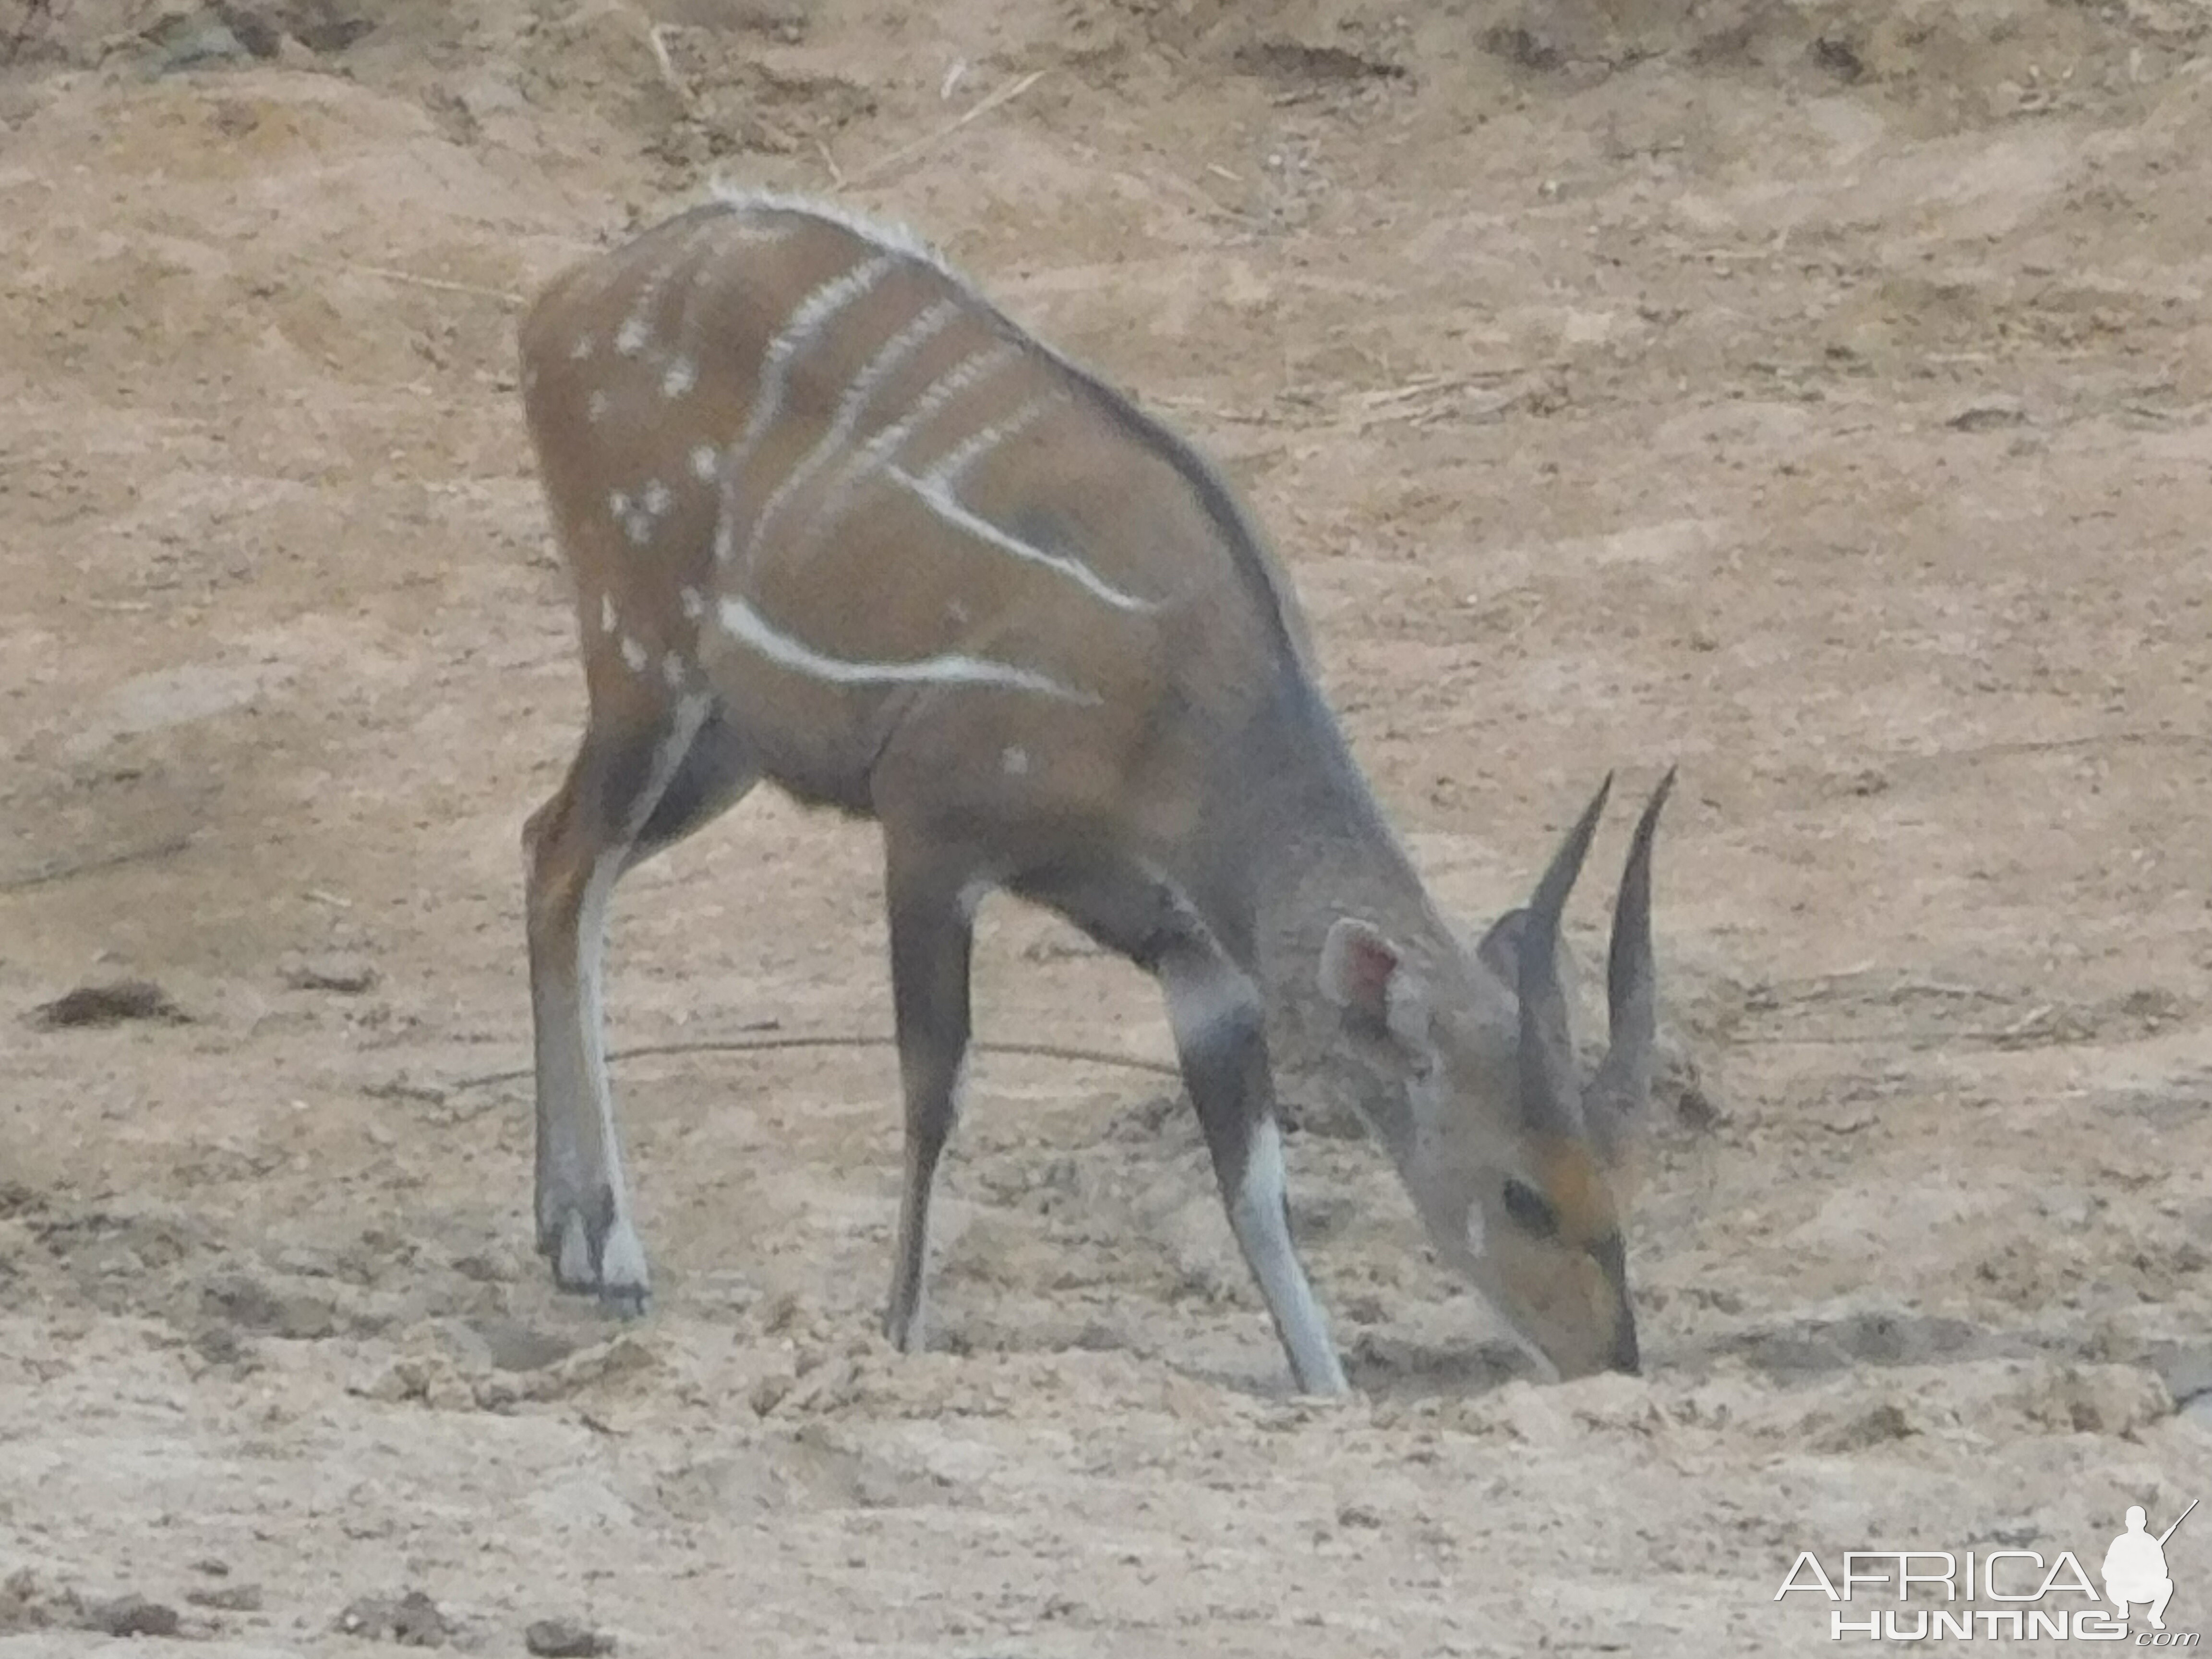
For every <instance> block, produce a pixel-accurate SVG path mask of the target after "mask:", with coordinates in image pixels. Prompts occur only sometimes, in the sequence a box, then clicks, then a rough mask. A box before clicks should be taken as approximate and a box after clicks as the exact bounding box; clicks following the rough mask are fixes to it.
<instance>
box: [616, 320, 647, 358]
mask: <svg viewBox="0 0 2212 1659" xmlns="http://www.w3.org/2000/svg"><path fill="white" fill-rule="evenodd" d="M645 339H646V325H645V319H644V318H643V317H642V316H630V317H625V318H623V325H622V326H621V327H620V328H618V329H617V330H616V331H615V349H616V350H617V351H619V352H620V353H622V355H623V356H625V357H635V356H637V354H638V353H639V352H641V351H642V350H644V349H645Z"/></svg>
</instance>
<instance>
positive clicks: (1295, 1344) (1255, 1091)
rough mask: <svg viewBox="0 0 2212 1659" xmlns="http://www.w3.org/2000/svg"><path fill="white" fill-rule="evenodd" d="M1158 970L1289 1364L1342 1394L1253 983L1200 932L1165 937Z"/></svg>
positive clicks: (1309, 1382)
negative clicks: (1310, 1265)
mask: <svg viewBox="0 0 2212 1659" xmlns="http://www.w3.org/2000/svg"><path fill="white" fill-rule="evenodd" d="M1158 975H1159V978H1160V981H1161V983H1162V985H1163V986H1164V987H1165V988H1166V991H1167V999H1168V1018H1169V1019H1170V1022H1171V1023H1172V1024H1173V1025H1174V1027H1175V1037H1176V1052H1177V1054H1179V1055H1180V1056H1181V1058H1182V1075H1183V1084H1184V1086H1185V1087H1186V1088H1188V1090H1189V1091H1190V1097H1191V1101H1192V1103H1193V1104H1194V1105H1195V1106H1196V1107H1197V1109H1198V1117H1199V1122H1200V1125H1201V1127H1203V1128H1204V1129H1205V1132H1206V1150H1207V1151H1208V1152H1211V1153H1212V1156H1213V1173H1214V1176H1215V1178H1216V1179H1217V1180H1218V1181H1219V1182H1220V1183H1221V1195H1222V1198H1223V1200H1225V1202H1226V1203H1227V1205H1228V1206H1229V1225H1230V1227H1231V1230H1232V1231H1234V1232H1235V1233H1236V1235H1237V1245H1238V1247H1239V1248H1240V1249H1243V1252H1244V1260H1245V1262H1246V1263H1247V1265H1249V1267H1250V1268H1251V1269H1252V1277H1253V1278H1254V1279H1256V1280H1257V1281H1258V1282H1259V1285H1260V1294H1261V1296H1262V1297H1265V1298H1266V1300H1267V1312H1268V1313H1269V1315H1270V1316H1273V1320H1274V1322H1275V1331H1276V1334H1278V1335H1279V1337H1280V1338H1281V1339H1282V1343H1283V1347H1284V1350H1285V1352H1287V1353H1288V1354H1289V1356H1290V1361H1291V1372H1292V1374H1293V1375H1294V1376H1296V1377H1297V1383H1298V1387H1299V1388H1300V1389H1303V1390H1304V1392H1306V1393H1308V1394H1342V1393H1343V1392H1344V1391H1345V1388H1346V1384H1345V1380H1344V1368H1343V1366H1342V1365H1341V1364H1340V1363H1339V1361H1338V1359H1337V1354H1336V1345H1335V1343H1334V1341H1332V1340H1330V1338H1329V1334H1328V1320H1327V1318H1326V1317H1325V1316H1323V1315H1322V1310H1321V1304H1319V1303H1318V1302H1316V1300H1315V1299H1314V1293H1313V1287H1312V1286H1311V1285H1310V1284H1309V1283H1308V1282H1307V1279H1306V1273H1305V1268H1304V1267H1303V1266H1301V1265H1300V1263H1299V1261H1298V1256H1297V1249H1296V1247H1295V1246H1294V1245H1293V1244H1292V1243H1291V1222H1290V1205H1289V1195H1288V1194H1287V1192H1286V1190H1285V1186H1284V1178H1283V1137H1282V1132H1281V1130H1280V1129H1279V1127H1277V1126H1276V1121H1275V1091H1274V1082H1273V1075H1272V1073H1270V1071H1269V1069H1268V1064H1267V1030H1266V1019H1265V1015H1264V1013H1263V1011H1262V1005H1261V1000H1260V993H1259V989H1258V987H1256V986H1255V985H1254V984H1253V982H1252V980H1251V978H1250V976H1249V975H1247V974H1245V973H1244V971H1243V969H1240V968H1238V967H1237V964H1236V963H1234V962H1232V961H1231V960H1230V958H1229V957H1228V956H1227V954H1226V953H1225V951H1222V950H1221V948H1220V947H1219V946H1218V945H1214V944H1213V943H1212V941H1211V940H1207V939H1188V940H1184V941H1179V942H1177V943H1176V944H1175V945H1170V946H1169V947H1168V949H1167V950H1166V951H1164V953H1163V954H1162V955H1161V957H1160V958H1159V961H1158Z"/></svg>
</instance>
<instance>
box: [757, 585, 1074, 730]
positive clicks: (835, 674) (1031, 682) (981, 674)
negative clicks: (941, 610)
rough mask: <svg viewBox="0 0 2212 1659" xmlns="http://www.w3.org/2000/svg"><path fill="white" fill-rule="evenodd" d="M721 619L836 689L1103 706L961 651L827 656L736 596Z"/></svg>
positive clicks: (775, 658) (772, 656) (772, 657)
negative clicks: (887, 658) (997, 690)
mask: <svg viewBox="0 0 2212 1659" xmlns="http://www.w3.org/2000/svg"><path fill="white" fill-rule="evenodd" d="M720 617H721V622H722V626H723V627H724V628H725V629H727V630H728V631H729V634H730V636H731V637H732V639H735V640H737V641H738V642H739V643H741V644H744V645H749V646H750V647H752V648H753V649H754V650H756V651H757V652H759V653H761V655H763V657H766V658H767V659H769V661H770V662H772V663H775V665H777V666H779V667H782V668H788V669H791V670H793V671H794V672H797V673H801V674H811V675H812V676H813V677H814V678H816V679H818V680H827V681H828V682H829V684H832V685H1001V686H1005V687H1006V688H1007V689H1008V690H1015V691H1035V692H1037V693H1039V694H1041V695H1042V696H1048V697H1059V698H1061V699H1063V700H1065V701H1066V702H1081V703H1095V702H1097V701H1098V699H1097V697H1095V696H1091V694H1090V693H1089V692H1085V691H1076V690H1070V689H1069V688H1068V687H1066V686H1065V685H1062V684H1060V682H1059V681H1058V680H1055V679H1053V678H1049V677H1048V676H1046V675H1043V674H1040V673H1037V672H1036V671H1034V670H1032V669H1028V668H1018V667H1016V666H1015V665H1013V664H1012V663H1005V662H994V661H992V660H991V659H989V658H988V657H970V656H968V655H966V654H964V653H958V652H947V653H944V654H942V655H939V656H934V657H917V658H914V659H911V660H909V661H906V662H854V661H851V660H850V659H847V658H843V657H825V656H823V654H822V653H820V652H818V651H817V650H815V649H814V648H813V647H811V646H807V645H805V644H802V643H801V642H800V641H797V640H794V639H793V638H792V637H791V636H790V635H787V634H780V633H778V632H777V631H776V630H775V629H773V628H771V627H769V624H768V622H767V621H766V619H765V618H763V617H762V616H761V614H760V612H759V611H756V610H754V609H753V608H752V607H751V606H750V605H747V604H746V603H745V602H744V600H743V599H737V598H735V597H732V596H726V597H725V598H724V599H723V600H722V602H721V606H720Z"/></svg>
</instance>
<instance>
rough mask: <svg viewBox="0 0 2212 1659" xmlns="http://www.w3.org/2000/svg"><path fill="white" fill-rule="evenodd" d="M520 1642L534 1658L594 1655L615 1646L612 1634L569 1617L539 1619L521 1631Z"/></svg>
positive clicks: (581, 1658) (572, 1658)
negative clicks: (581, 1623) (536, 1656)
mask: <svg viewBox="0 0 2212 1659" xmlns="http://www.w3.org/2000/svg"><path fill="white" fill-rule="evenodd" d="M522 1645H523V1646H525V1647H526V1648H528V1649H529V1650H531V1652H532V1653H534V1654H536V1655H538V1659H595V1656H597V1655H599V1654H605V1653H612V1652H613V1651H614V1650H615V1638H613V1637H611V1636H610V1635H608V1634H607V1633H606V1632H605V1631H598V1630H593V1629H592V1627H591V1626H588V1625H580V1624H578V1623H577V1622H576V1621H575V1620H573V1619H540V1620H537V1621H536V1622H535V1623H534V1624H532V1626H530V1627H529V1628H528V1629H527V1630H526V1631H524V1632H522Z"/></svg>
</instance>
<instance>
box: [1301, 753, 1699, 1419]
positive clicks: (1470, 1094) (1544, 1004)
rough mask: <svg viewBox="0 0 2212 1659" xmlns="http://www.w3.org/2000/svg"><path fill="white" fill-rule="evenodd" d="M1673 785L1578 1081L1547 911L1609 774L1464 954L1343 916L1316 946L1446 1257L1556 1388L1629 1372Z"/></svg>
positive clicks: (1632, 848)
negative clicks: (1625, 1253) (1522, 895)
mask: <svg viewBox="0 0 2212 1659" xmlns="http://www.w3.org/2000/svg"><path fill="white" fill-rule="evenodd" d="M1612 786H1613V780H1612V779H1611V777H1609V776H1608V777H1607V780H1606V781H1605V783H1604V785H1603V786H1601V787H1600V788H1599V790H1598V792H1597V794H1596V796H1595V799H1592V800H1591V802H1590V804H1589V806H1588V807H1587V808H1586V809H1585V810H1584V811H1583V815H1582V817H1580V818H1579V819H1577V821H1576V823H1575V825H1574V827H1573V828H1572V829H1570V830H1569V831H1568V832H1567V835H1566V837H1565V840H1564V841H1562V842H1561V843H1560V845H1559V851H1558V852H1557V853H1556V854H1553V859H1552V862H1551V866H1550V867H1549V868H1548V869H1547V870H1546V871H1545V872H1544V875H1543V879H1542V880H1541V881H1540V882H1539V883H1538V884H1537V886H1536V891H1535V895H1534V897H1532V898H1531V899H1530V900H1529V902H1528V904H1527V905H1526V906H1525V907H1524V908H1519V909H1516V910H1512V911H1510V912H1508V913H1507V914H1506V915H1504V916H1502V917H1501V918H1499V920H1498V921H1497V922H1496V923H1495V924H1494V925H1493V926H1492V928H1491V930H1490V932H1489V933H1487V934H1486V935H1485V936H1484V938H1483V939H1482V941H1481V943H1480V945H1479V946H1478V947H1477V948H1476V949H1475V950H1474V951H1465V950H1463V949H1456V948H1455V949H1453V950H1452V951H1449V954H1448V955H1447V956H1445V957H1443V959H1441V960H1439V959H1437V958H1436V957H1434V956H1433V955H1431V956H1430V957H1428V958H1427V959H1425V960H1423V961H1420V962H1418V963H1417V962H1415V961H1414V960H1413V959H1412V958H1411V957H1409V954H1408V953H1407V951H1404V950H1402V949H1401V946H1400V945H1398V944H1397V943H1396V942H1395V941H1394V940H1392V939H1389V938H1388V937H1387V936H1385V935H1384V934H1383V933H1382V932H1381V931H1380V930H1378V929H1377V928H1376V927H1373V926H1371V925H1370V924H1369V923H1367V922H1365V921H1359V920H1358V919H1356V918H1352V917H1344V918H1340V920H1338V921H1336V922H1335V923H1334V925H1333V926H1332V927H1331V928H1330V930H1329V933H1328V941H1327V943H1326V945H1324V946H1323V949H1322V963H1321V981H1322V992H1323V994H1325V995H1326V996H1327V997H1328V1000H1330V1001H1331V1002H1333V1003H1334V1004H1335V1005H1336V1006H1337V1007H1338V1008H1339V1009H1340V1010H1341V1011H1342V1012H1343V1016H1344V1018H1345V1021H1346V1027H1347V1033H1346V1034H1347V1036H1348V1038H1349V1039H1350V1040H1351V1041H1352V1042H1357V1043H1358V1044H1360V1045H1362V1046H1363V1047H1364V1048H1366V1049H1367V1050H1368V1051H1369V1052H1370V1054H1372V1055H1373V1056H1374V1058H1375V1059H1376V1062H1377V1065H1376V1071H1377V1073H1378V1074H1379V1077H1380V1079H1382V1081H1383V1086H1388V1087H1393V1088H1401V1089H1402V1090H1403V1091H1404V1092H1405V1095H1406V1097H1407V1106H1408V1108H1409V1111H1408V1112H1407V1113H1406V1114H1404V1117H1405V1119H1406V1120H1407V1121H1410V1122H1411V1124H1412V1126H1413V1128H1412V1134H1413V1144H1412V1145H1411V1146H1404V1147H1395V1148H1393V1149H1392V1150H1393V1152H1394V1153H1395V1155H1396V1157H1397V1159H1398V1163H1399V1166H1400V1169H1401V1171H1402V1173H1403V1174H1404V1176H1405V1179H1406V1182H1407V1187H1408V1188H1409V1189H1410V1190H1411V1191H1412V1194H1413V1199H1414V1202H1415V1204H1416V1205H1417V1206H1419V1210H1420V1213H1421V1218H1422V1220H1423V1221H1424V1222H1425V1224H1426V1225H1427V1227H1428V1230H1429V1232H1430V1234H1431V1237H1432V1238H1433V1239H1434V1241H1435V1243H1436V1245H1437V1249H1438V1251H1439V1253H1440V1254H1442V1255H1443V1257H1444V1259H1445V1260H1446V1261H1449V1263H1450V1264H1451V1265H1452V1266H1453V1267H1455V1268H1456V1269H1457V1270H1458V1271H1459V1272H1460V1273H1463V1274H1464V1275H1466V1277H1468V1279H1471V1280H1473V1281H1474V1285H1476V1287H1477V1288H1478V1289H1480V1291H1482V1292H1483V1294H1484V1295H1485V1296H1486V1297H1488V1298H1489V1300H1490V1301H1491V1303H1492V1305H1493V1306H1494V1307H1496V1308H1497V1309H1498V1311H1499V1312H1500V1313H1501V1314H1502V1315H1504V1317H1505V1318H1506V1319H1507V1321H1508V1322H1510V1323H1511V1325H1512V1326H1513V1328H1514V1329H1515V1330H1516V1332H1517V1333H1518V1334H1520V1335H1521V1337H1522V1339H1523V1340H1526V1341H1527V1342H1528V1343H1529V1344H1530V1345H1531V1346H1534V1348H1535V1349H1536V1350H1537V1351H1538V1352H1541V1354H1542V1355H1543V1356H1544V1358H1546V1359H1547V1360H1548V1361H1549V1362H1550V1363H1551V1364H1553V1366H1554V1367H1555V1368H1556V1369H1557V1370H1558V1371H1559V1375H1560V1376H1563V1377H1571V1376H1587V1375H1589V1373H1591V1372H1593V1371H1598V1370H1607V1369H1611V1370H1622V1371H1633V1370H1636V1369H1637V1366H1638V1355H1637V1344H1636V1316H1635V1314H1634V1312H1633V1310H1632V1308H1631V1306H1630V1304H1629V1297H1628V1281H1627V1274H1626V1266H1625V1263H1624V1261H1623V1259H1622V1249H1621V1231H1620V1218H1621V1212H1622V1210H1623V1208H1624V1206H1626V1202H1627V1200H1628V1198H1629V1196H1630V1195H1631V1194H1632V1191H1633V1188H1634V1185H1635V1175H1636V1170H1635V1165H1636V1163H1637V1158H1638V1152H1639V1151H1640V1150H1641V1144H1642V1141H1643V1139H1644V1128H1645V1127H1646V1121H1647V1118H1648V1115H1649V1103H1650V1090H1651V1072H1652V1051H1653V1046H1654V1042H1655V1038H1656V1008H1655V1002H1654V991H1653V978H1654V975H1653V967H1652V950H1651V842H1652V837H1653V834H1654V832H1655V831H1656V829H1657V827H1658V822H1659V813H1660V809H1661V808H1662V806H1663V805H1665V804H1666V800H1667V795H1668V791H1669V790H1670V789H1671V788H1672V787H1674V773H1673V772H1672V771H1669V772H1668V774H1667V775H1666V777H1665V778H1664V779H1662V781H1661V782H1660V784H1659V787H1657V789H1656V790H1655V791H1654V792H1653V793H1652V796H1651V799H1650V803H1649V804H1648V805H1646V806H1645V807H1644V814H1643V817H1641V818H1640V819H1639V820H1638V823H1637V825H1636V832H1635V835H1634V836H1633V838H1632V841H1631V842H1630V845H1629V852H1628V860H1627V865H1626V869H1625V870H1624V872H1623V873H1622V876H1621V881H1620V896H1619V898H1618V900H1617V901H1616V902H1615V905H1614V909H1613V941H1612V946H1611V950H1610V951H1609V953H1608V960H1607V1007H1608V1013H1609V1025H1610V1030H1609V1033H1608V1041H1607V1050H1606V1053H1605V1056H1604V1058H1603V1060H1601V1062H1600V1064H1599V1065H1598V1066H1597V1067H1596V1069H1595V1073H1593V1074H1592V1075H1591V1076H1590V1078H1589V1081H1588V1082H1587V1084H1585V1082H1584V1081H1583V1075H1582V1072H1581V1068H1580V1066H1579V1065H1578V1064H1577V1056H1576V1050H1575V1042H1574V1036H1573V1031H1572V1024H1571V1019H1570V1018H1569V1014H1568V1002H1569V998H1568V994H1567V990H1566V986H1565V975H1564V973H1563V971H1562V947H1561V945H1560V941H1559V917H1560V913H1561V911H1562V910H1564V909H1565V906H1566V902H1567V895H1568V893H1569V892H1570V891H1571V890H1572V888H1573V886H1574V884H1575V878H1576V876H1577V873H1579V872H1580V871H1581V869H1582V864H1583V856H1584V855H1585V854H1587V853H1588V852H1589V844H1590V837H1591V836H1592V835H1593V833H1594V832H1595V829H1596V828H1597V821H1598V817H1599V815H1600V814H1601V812H1602V811H1604V809H1605V803H1606V798H1607V794H1608V793H1609V792H1610V791H1611V789H1612Z"/></svg>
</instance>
